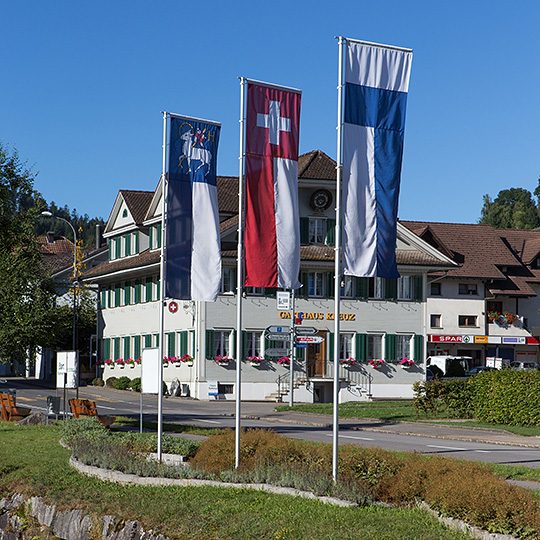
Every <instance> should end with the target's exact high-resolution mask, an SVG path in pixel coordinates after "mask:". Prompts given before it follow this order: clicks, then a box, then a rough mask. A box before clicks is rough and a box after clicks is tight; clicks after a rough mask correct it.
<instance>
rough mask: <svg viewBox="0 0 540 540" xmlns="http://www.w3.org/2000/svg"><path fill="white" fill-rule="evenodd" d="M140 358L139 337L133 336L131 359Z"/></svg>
mask: <svg viewBox="0 0 540 540" xmlns="http://www.w3.org/2000/svg"><path fill="white" fill-rule="evenodd" d="M140 357H141V336H135V337H134V338H133V359H134V360H137V358H140Z"/></svg>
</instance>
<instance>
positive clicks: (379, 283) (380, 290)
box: [368, 277, 384, 300]
mask: <svg viewBox="0 0 540 540" xmlns="http://www.w3.org/2000/svg"><path fill="white" fill-rule="evenodd" d="M368 298H370V299H372V300H382V299H383V298H384V279H383V278H379V277H374V278H369V287H368Z"/></svg>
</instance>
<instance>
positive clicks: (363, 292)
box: [355, 277, 369, 300]
mask: <svg viewBox="0 0 540 540" xmlns="http://www.w3.org/2000/svg"><path fill="white" fill-rule="evenodd" d="M355 281H356V299H357V300H367V299H368V296H369V278H367V277H357V278H355Z"/></svg>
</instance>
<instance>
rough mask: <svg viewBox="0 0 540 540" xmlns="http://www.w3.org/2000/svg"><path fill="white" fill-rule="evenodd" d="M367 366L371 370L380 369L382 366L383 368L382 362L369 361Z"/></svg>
mask: <svg viewBox="0 0 540 540" xmlns="http://www.w3.org/2000/svg"><path fill="white" fill-rule="evenodd" d="M369 365H370V366H371V367H372V368H373V369H379V368H381V367H382V366H384V360H382V359H381V360H370V361H369Z"/></svg>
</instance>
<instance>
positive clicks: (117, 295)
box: [114, 285, 122, 307]
mask: <svg viewBox="0 0 540 540" xmlns="http://www.w3.org/2000/svg"><path fill="white" fill-rule="evenodd" d="M121 290H122V289H120V285H115V287H114V307H120V292H121Z"/></svg>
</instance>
